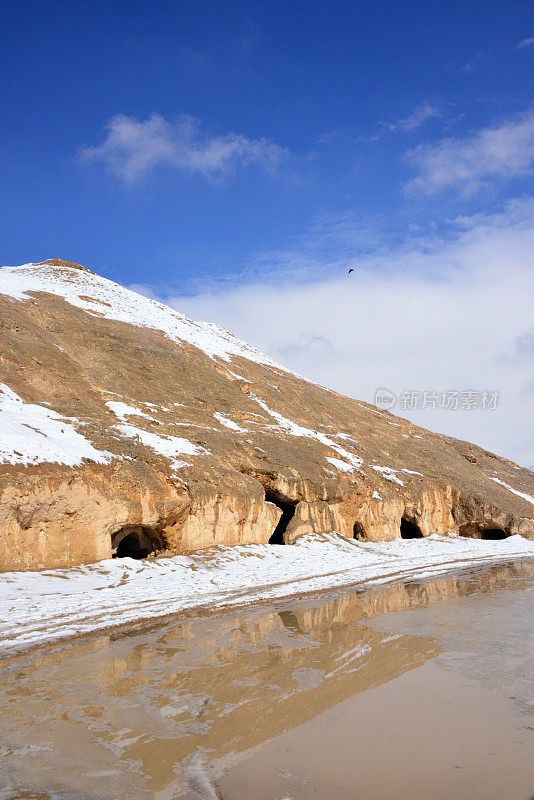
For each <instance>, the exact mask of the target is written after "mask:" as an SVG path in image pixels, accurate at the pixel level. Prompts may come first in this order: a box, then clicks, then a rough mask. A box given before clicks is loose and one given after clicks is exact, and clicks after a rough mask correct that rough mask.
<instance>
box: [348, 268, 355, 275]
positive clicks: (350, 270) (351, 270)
mask: <svg viewBox="0 0 534 800" xmlns="http://www.w3.org/2000/svg"><path fill="white" fill-rule="evenodd" d="M351 272H354V270H353V269H352V267H351V268H350V269H349V275H350V273H351Z"/></svg>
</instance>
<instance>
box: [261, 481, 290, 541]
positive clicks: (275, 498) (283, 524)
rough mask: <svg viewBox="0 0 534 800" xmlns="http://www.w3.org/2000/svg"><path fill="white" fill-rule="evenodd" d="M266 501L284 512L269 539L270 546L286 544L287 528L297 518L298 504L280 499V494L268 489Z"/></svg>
mask: <svg viewBox="0 0 534 800" xmlns="http://www.w3.org/2000/svg"><path fill="white" fill-rule="evenodd" d="M265 500H266V502H267V503H273V505H275V506H276V507H277V508H279V509H280V510H281V512H282V516H281V517H280V519H279V520H278V523H277V525H276V528H275V529H274V531H273V532H272V533H271V536H270V537H269V544H285V541H284V535H285V532H286V530H287V526H288V525H289V523H290V522H291V520H292V519H293V517H294V516H295V508H296V505H297V504H296V502H291V501H289V500H286V499H284V498H282V497H280V495H279V494H276V493H275V492H273V491H271V490H270V489H267V490H266V492H265Z"/></svg>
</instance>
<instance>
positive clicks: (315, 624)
mask: <svg viewBox="0 0 534 800" xmlns="http://www.w3.org/2000/svg"><path fill="white" fill-rule="evenodd" d="M533 574H534V566H533V565H532V563H530V564H529V563H528V562H524V563H523V564H522V565H521V564H514V565H509V566H501V567H495V568H493V569H491V570H489V571H487V572H484V573H481V574H479V575H474V574H470V575H467V576H465V575H464V576H460V577H448V578H443V579H440V580H437V581H432V582H428V583H411V584H406V585H394V586H391V587H390V588H388V589H387V590H381V591H377V592H374V593H366V594H358V593H353V594H348V595H344V596H339V597H335V598H334V599H328V598H323V599H319V600H318V599H317V598H315V599H314V600H313V601H310V600H308V601H307V602H303V601H301V602H294V603H291V604H284V606H283V607H280V608H279V610H277V611H275V612H269V613H267V612H266V610H265V608H260V609H257V608H256V609H251V610H248V611H244V612H241V613H236V612H234V613H227V614H222V615H217V616H213V617H208V618H203V619H193V620H189V621H186V622H182V623H180V624H176V623H167V624H161V623H160V624H158V625H154V626H153V627H151V628H149V629H145V630H144V631H143V632H136V633H135V634H132V635H128V634H127V633H126V632H125V631H124V630H123V629H121V630H120V631H118V632H116V633H114V634H112V635H106V636H98V637H93V638H91V639H84V640H82V641H80V643H79V644H76V645H71V644H69V645H65V646H63V647H55V648H48V649H46V650H42V651H35V652H33V653H31V654H29V655H26V656H19V657H16V658H12V659H9V660H4V661H3V663H2V664H1V671H0V693H1V696H2V708H3V714H2V719H1V722H0V733H1V745H0V755H1V756H2V761H3V770H2V777H0V798H1V799H2V800H15V798H17V800H18V798H25V797H27V798H30V797H32V798H61V800H66V799H67V798H69V799H70V800H75V799H76V800H81V798H86V800H92V799H95V800H96V798H99V800H102V799H103V798H109V799H110V800H111V799H112V800H122V798H128V800H137V798H153V797H155V798H158V800H171V798H175V797H176V798H178V797H181V796H184V797H185V796H187V797H194V796H197V797H202V798H212V799H213V798H217V797H218V796H219V795H218V794H217V791H216V789H215V788H214V786H215V782H216V780H217V778H218V776H219V775H221V774H223V773H224V772H225V770H227V769H228V768H230V767H231V766H232V765H234V764H235V763H236V762H237V761H238V760H239V759H240V758H242V757H243V756H244V755H245V754H246V753H249V752H250V751H251V749H253V748H256V747H258V746H259V745H261V744H262V743H264V742H266V741H267V740H269V739H272V738H273V737H275V736H277V735H279V734H281V733H283V732H284V731H286V730H288V729H292V728H294V727H295V726H297V725H300V724H302V723H305V722H307V721H309V720H312V719H313V718H314V717H316V716H317V715H318V714H320V713H322V712H323V711H325V710H326V709H329V708H331V707H333V706H335V705H336V704H338V703H340V702H342V701H343V700H346V699H347V698H349V697H351V696H353V695H355V694H357V693H358V692H362V691H365V690H367V689H370V688H372V687H375V686H378V685H380V684H383V683H386V682H388V681H390V680H392V679H393V678H395V677H397V676H399V675H402V674H403V673H406V672H407V671H409V670H412V669H413V668H415V667H418V666H420V665H422V664H424V663H425V662H426V661H427V660H428V659H431V658H434V657H435V656H436V655H438V654H439V653H440V652H441V646H440V645H438V644H437V643H436V642H435V641H434V640H433V639H431V638H428V637H425V636H420V635H413V634H394V635H392V634H391V633H390V632H381V631H378V630H374V629H372V628H370V627H368V626H367V625H365V624H363V621H364V620H365V619H366V618H369V617H373V616H375V615H376V614H379V613H383V612H391V611H399V610H403V609H409V608H417V607H420V606H425V605H428V604H429V603H430V602H432V601H433V600H438V599H439V598H442V597H447V596H451V595H460V596H462V595H466V594H469V593H471V592H474V591H477V592H483V591H488V590H493V589H497V588H506V587H508V586H510V585H512V584H513V585H514V587H519V586H521V585H522V580H523V579H527V578H528V577H529V576H532V575H533Z"/></svg>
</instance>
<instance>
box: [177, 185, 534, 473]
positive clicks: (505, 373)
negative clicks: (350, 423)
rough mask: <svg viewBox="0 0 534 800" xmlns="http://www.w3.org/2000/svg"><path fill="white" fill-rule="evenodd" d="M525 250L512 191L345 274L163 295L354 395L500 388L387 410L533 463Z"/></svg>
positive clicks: (526, 214) (527, 207)
mask: <svg viewBox="0 0 534 800" xmlns="http://www.w3.org/2000/svg"><path fill="white" fill-rule="evenodd" d="M341 224H342V226H344V221H343V220H342V221H341ZM347 233H348V231H347ZM311 236H312V239H315V236H316V234H315V232H312V233H311ZM355 246H357V242H355ZM312 249H313V248H312ZM533 251H534V200H528V201H527V200H525V201H517V202H513V203H511V204H509V205H508V206H507V207H506V208H505V209H504V210H503V211H501V212H500V213H498V214H491V215H489V214H479V215H476V216H473V217H470V218H462V219H459V220H458V225H457V226H456V230H455V235H454V236H448V237H445V238H442V237H441V236H436V237H434V239H433V240H430V239H429V238H428V237H425V238H424V240H423V241H420V242H419V241H417V240H416V239H412V240H410V241H409V242H408V243H407V244H405V245H403V246H401V247H399V248H393V249H389V250H387V251H377V252H375V253H371V254H370V255H369V256H367V257H366V258H362V259H361V260H360V264H359V269H357V270H356V272H354V273H353V274H352V275H350V276H348V275H347V273H346V270H345V269H343V270H342V271H339V270H336V271H335V273H334V274H332V275H331V276H329V277H325V276H324V272H323V271H322V269H321V268H320V265H317V272H319V273H322V275H323V277H322V278H321V279H320V280H313V281H308V282H306V281H305V280H303V279H302V275H299V276H298V279H297V280H293V281H289V282H288V281H280V280H278V277H277V278H276V279H274V280H273V281H272V282H271V283H269V284H266V283H264V282H263V283H256V282H250V283H246V284H243V285H241V286H237V287H231V288H225V289H223V290H222V291H217V292H210V291H204V292H202V293H200V294H198V295H197V296H194V297H183V296H180V297H177V296H174V297H170V298H169V297H167V302H169V303H170V304H171V305H173V306H174V307H176V308H177V309H178V310H180V311H182V312H184V313H186V314H188V315H189V316H192V317H193V318H197V319H198V318H200V319H209V320H215V321H217V322H219V323H220V324H222V325H224V326H225V327H226V328H229V329H230V330H233V331H235V332H236V333H238V335H240V336H241V337H243V338H244V339H245V340H247V341H250V342H252V343H253V344H255V345H257V346H259V347H260V348H261V349H263V350H264V351H267V352H269V353H270V354H271V355H273V356H274V357H276V358H277V359H278V360H281V361H283V362H284V363H287V364H288V366H290V367H291V368H293V369H294V370H295V371H296V372H298V373H300V374H302V375H308V376H309V377H310V378H312V379H313V380H316V381H317V382H319V383H320V384H322V385H325V386H330V387H332V388H334V389H336V390H337V391H340V392H342V393H344V394H348V395H351V396H353V397H357V398H361V399H363V400H370V401H372V400H373V396H374V391H375V389H376V388H377V387H380V386H386V387H388V388H389V389H391V390H392V391H393V392H395V393H396V394H397V395H398V394H399V393H400V392H401V391H403V390H405V389H406V390H409V389H413V390H422V391H423V390H431V389H436V390H443V389H457V390H462V389H470V388H471V389H497V390H500V392H501V400H500V404H499V408H498V409H497V410H496V411H492V412H490V411H487V412H474V411H470V410H468V411H460V410H458V411H455V412H451V411H447V410H441V411H440V410H435V411H434V410H429V411H417V412H413V413H412V412H409V411H400V412H399V413H401V414H402V415H411V416H412V417H413V418H414V419H415V420H416V421H417V422H419V423H420V424H422V425H426V426H427V427H431V428H432V429H434V430H441V431H443V432H445V433H449V434H452V435H455V436H459V437H461V438H466V439H470V440H471V441H478V442H480V443H482V444H483V445H485V446H486V447H488V448H489V449H491V450H496V451H498V452H502V453H504V454H507V455H508V456H509V457H512V458H515V459H516V460H519V461H520V462H522V463H525V464H533V463H534V449H533V443H532V441H531V440H529V438H528V437H526V436H525V424H526V420H527V419H529V414H530V415H531V413H532V394H531V393H530V394H529V392H530V389H529V387H530V386H531V385H534V367H533V365H532V355H531V354H532V350H531V345H532V338H531V332H532V330H533V324H534V322H533V318H532V303H531V297H532V295H533V293H534V273H533V271H532V264H531V253H532V252H533ZM288 269H289V270H291V269H292V264H291V263H290V264H289V265H288ZM505 354H514V355H521V356H522V357H521V359H518V358H514V357H509V358H503V356H504V355H505ZM529 354H530V355H529Z"/></svg>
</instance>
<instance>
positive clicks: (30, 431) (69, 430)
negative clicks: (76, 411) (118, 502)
mask: <svg viewBox="0 0 534 800" xmlns="http://www.w3.org/2000/svg"><path fill="white" fill-rule="evenodd" d="M73 423H74V424H78V425H81V424H82V423H81V422H80V421H79V420H78V419H76V418H75V417H62V416H61V415H60V414H58V413H57V412H56V411H52V409H50V408H45V407H44V406H40V405H37V404H35V403H25V402H24V401H23V400H22V398H20V397H19V396H18V395H17V394H15V392H14V391H13V390H12V389H10V388H9V386H6V385H5V383H0V462H2V463H8V464H24V465H26V466H27V465H28V464H40V463H44V462H52V463H55V464H66V465H67V466H69V467H75V466H78V465H80V464H81V463H82V462H83V461H84V459H86V460H87V461H94V462H96V463H97V464H107V463H109V461H111V460H112V459H113V458H117V456H114V455H113V454H112V453H108V452H106V451H105V450H97V449H96V448H95V447H94V446H93V445H92V444H91V442H90V441H88V440H87V439H86V438H85V436H82V434H81V433H78V431H77V430H76V429H75V427H74V424H73Z"/></svg>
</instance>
